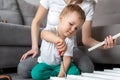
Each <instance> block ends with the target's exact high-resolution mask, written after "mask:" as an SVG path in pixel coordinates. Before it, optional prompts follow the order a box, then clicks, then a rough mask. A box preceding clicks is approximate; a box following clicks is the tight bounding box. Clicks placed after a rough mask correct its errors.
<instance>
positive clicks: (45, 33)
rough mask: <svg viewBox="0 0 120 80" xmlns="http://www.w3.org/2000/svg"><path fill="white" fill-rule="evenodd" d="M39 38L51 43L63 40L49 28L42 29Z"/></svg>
mask: <svg viewBox="0 0 120 80" xmlns="http://www.w3.org/2000/svg"><path fill="white" fill-rule="evenodd" d="M41 38H42V39H44V40H46V41H49V42H52V43H58V42H63V40H62V39H61V38H60V37H59V36H57V35H56V34H55V33H53V32H51V31H49V30H42V32H41Z"/></svg>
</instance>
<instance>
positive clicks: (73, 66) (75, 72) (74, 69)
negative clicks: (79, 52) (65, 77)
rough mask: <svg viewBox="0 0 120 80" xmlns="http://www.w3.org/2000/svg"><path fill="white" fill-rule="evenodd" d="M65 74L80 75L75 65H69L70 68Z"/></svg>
mask: <svg viewBox="0 0 120 80" xmlns="http://www.w3.org/2000/svg"><path fill="white" fill-rule="evenodd" d="M67 74H69V75H80V71H79V69H78V68H77V67H76V66H75V64H73V63H71V64H70V67H69V69H68V71H67Z"/></svg>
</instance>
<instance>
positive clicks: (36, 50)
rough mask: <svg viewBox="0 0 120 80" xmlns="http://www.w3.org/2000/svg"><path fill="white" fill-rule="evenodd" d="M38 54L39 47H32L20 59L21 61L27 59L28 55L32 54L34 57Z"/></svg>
mask: <svg viewBox="0 0 120 80" xmlns="http://www.w3.org/2000/svg"><path fill="white" fill-rule="evenodd" d="M37 54H38V49H31V50H29V51H27V52H26V53H25V54H24V55H23V56H22V57H21V59H20V61H22V60H25V59H26V58H27V57H28V56H31V55H32V58H34V57H35V56H36V55H37Z"/></svg>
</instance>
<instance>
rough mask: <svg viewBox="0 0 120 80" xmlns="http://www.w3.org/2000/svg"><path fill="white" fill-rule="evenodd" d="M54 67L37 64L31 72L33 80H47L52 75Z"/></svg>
mask: <svg viewBox="0 0 120 80" xmlns="http://www.w3.org/2000/svg"><path fill="white" fill-rule="evenodd" d="M53 72H54V66H49V65H47V64H45V63H40V64H37V65H36V66H35V67H34V68H33V69H32V72H31V76H32V78H33V80H47V79H49V78H50V76H51V75H53Z"/></svg>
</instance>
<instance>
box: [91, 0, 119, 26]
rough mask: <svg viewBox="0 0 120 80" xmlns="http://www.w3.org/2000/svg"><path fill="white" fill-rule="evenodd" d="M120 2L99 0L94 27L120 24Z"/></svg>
mask: <svg viewBox="0 0 120 80" xmlns="http://www.w3.org/2000/svg"><path fill="white" fill-rule="evenodd" d="M119 7H120V0H98V3H97V4H96V8H95V14H94V19H93V26H101V25H111V24H119V23H120V9H119Z"/></svg>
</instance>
